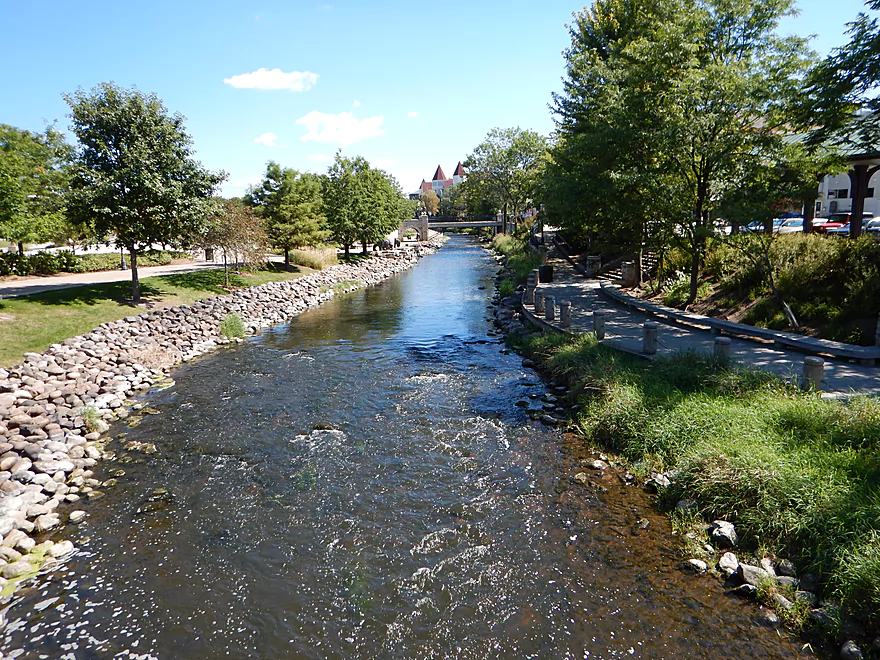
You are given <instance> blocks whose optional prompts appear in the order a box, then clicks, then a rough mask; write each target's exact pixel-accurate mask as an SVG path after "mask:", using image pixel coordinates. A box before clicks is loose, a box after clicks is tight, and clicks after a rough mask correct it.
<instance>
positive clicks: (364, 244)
mask: <svg viewBox="0 0 880 660" xmlns="http://www.w3.org/2000/svg"><path fill="white" fill-rule="evenodd" d="M361 245H362V246H363V248H364V254H367V239H366V238H363V239H361Z"/></svg>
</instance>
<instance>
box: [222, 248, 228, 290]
mask: <svg viewBox="0 0 880 660" xmlns="http://www.w3.org/2000/svg"><path fill="white" fill-rule="evenodd" d="M223 279H224V281H225V282H226V285H225V286H226V288H227V289H228V288H229V264H228V263H227V261H226V250H223Z"/></svg>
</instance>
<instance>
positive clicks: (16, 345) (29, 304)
mask: <svg viewBox="0 0 880 660" xmlns="http://www.w3.org/2000/svg"><path fill="white" fill-rule="evenodd" d="M311 272H313V271H311V270H310V269H307V268H299V269H297V270H291V271H285V270H283V269H280V268H271V269H268V270H259V271H256V272H254V273H247V272H243V273H242V274H236V273H230V275H229V283H230V285H231V286H233V287H248V286H257V285H260V284H265V283H266V282H278V281H281V280H289V279H295V278H298V277H302V276H303V275H307V274H309V273H311ZM223 283H224V276H223V270H222V269H217V270H200V271H195V272H192V273H177V274H174V275H161V276H158V277H148V278H144V279H142V280H141V295H142V297H143V298H144V301H145V302H144V303H142V304H141V306H140V307H132V306H131V304H130V302H129V299H130V298H131V283H130V282H127V281H126V282H108V283H104V284H93V285H88V286H78V287H71V288H68V289H60V290H57V291H46V292H43V293H38V294H33V295H30V296H21V297H19V298H7V299H4V300H0V366H4V367H7V366H11V365H14V364H16V363H18V362H20V361H21V358H22V355H23V354H24V353H27V352H30V351H34V352H38V353H39V352H42V351H44V350H46V349H47V348H48V347H49V346H50V345H51V344H54V343H57V342H59V341H62V340H64V339H66V338H68V337H75V336H76V335H80V334H83V333H85V332H89V331H90V330H92V329H93V328H95V327H97V326H98V325H100V324H101V323H105V322H107V321H115V320H117V319H121V318H123V317H126V316H131V315H133V314H139V313H141V312H143V311H144V310H145V309H157V308H161V307H173V306H175V305H185V304H190V303H193V302H196V301H198V300H202V299H204V298H210V297H212V296H218V295H223V294H225V293H228V291H227V290H226V289H224V288H223V286H222V285H223Z"/></svg>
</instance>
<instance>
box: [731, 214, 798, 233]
mask: <svg viewBox="0 0 880 660" xmlns="http://www.w3.org/2000/svg"><path fill="white" fill-rule="evenodd" d="M801 220H803V218H801ZM783 222H785V220H784V219H782V218H773V233H774V234H775V233H776V232H778V231H779V228H780V227H781V226H782V223H783ZM743 229H745V230H746V231H753V232H757V233H760V232H762V231H764V222H763V221H762V220H755V221H754V222H750V223H749V224H747V225H746V226H745V227H743Z"/></svg>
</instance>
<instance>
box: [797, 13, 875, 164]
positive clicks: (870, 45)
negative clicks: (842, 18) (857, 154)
mask: <svg viewBox="0 0 880 660" xmlns="http://www.w3.org/2000/svg"><path fill="white" fill-rule="evenodd" d="M865 6H866V7H867V8H868V9H869V10H872V11H875V12H876V11H880V0H868V2H866V3H865ZM847 34H849V37H850V40H849V43H848V44H846V45H845V46H841V47H840V48H837V49H835V50H834V51H832V52H831V54H830V55H829V56H828V57H826V58H825V59H824V60H823V61H822V62H820V63H819V64H818V65H817V66H816V67H814V68H813V70H812V71H811V72H810V75H809V78H808V83H809V84H808V87H807V93H806V94H805V98H806V103H805V104H804V106H803V108H804V110H805V117H804V119H805V120H806V123H809V124H812V126H813V127H814V131H813V133H812V135H811V141H812V142H813V143H816V144H819V143H823V142H829V141H830V142H833V143H837V144H840V145H845V146H849V147H852V148H854V149H856V150H860V151H875V150H876V149H877V144H878V143H880V96H878V95H877V90H878V87H880V23H878V17H877V16H876V15H873V16H872V15H871V14H867V13H859V15H858V16H857V17H856V20H855V21H853V22H852V23H850V24H849V30H848V31H847ZM860 111H861V112H860Z"/></svg>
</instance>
